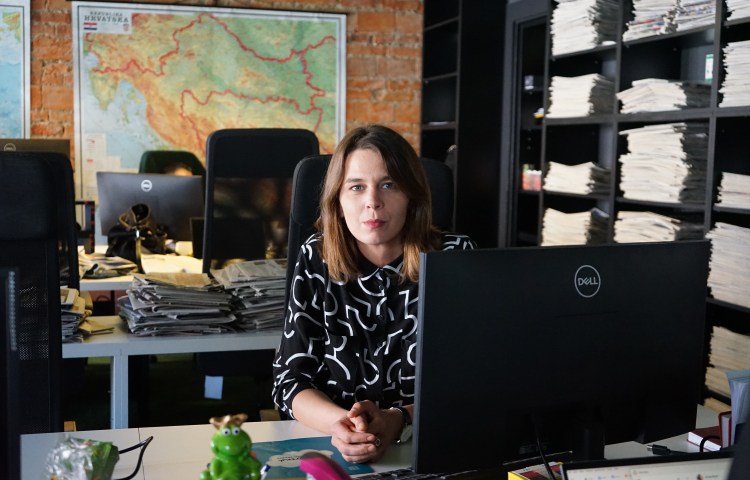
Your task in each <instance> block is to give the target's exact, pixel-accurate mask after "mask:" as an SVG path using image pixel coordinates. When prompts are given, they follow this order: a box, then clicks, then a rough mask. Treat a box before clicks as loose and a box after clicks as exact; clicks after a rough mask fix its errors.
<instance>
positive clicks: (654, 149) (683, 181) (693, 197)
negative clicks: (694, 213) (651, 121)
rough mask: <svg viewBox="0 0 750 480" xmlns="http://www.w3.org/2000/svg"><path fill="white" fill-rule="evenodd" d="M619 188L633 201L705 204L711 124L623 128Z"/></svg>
mask: <svg viewBox="0 0 750 480" xmlns="http://www.w3.org/2000/svg"><path fill="white" fill-rule="evenodd" d="M620 135H623V136H626V137H627V139H628V149H629V153H625V154H623V155H621V156H620V158H619V161H620V163H621V165H622V167H621V179H620V189H621V190H622V191H623V196H624V197H625V198H627V199H631V200H645V201H652V202H664V203H678V204H683V203H684V204H702V203H705V201H706V198H705V197H706V163H707V159H708V125H707V124H706V123H701V122H696V123H669V124H659V125H648V126H645V127H640V128H634V129H631V130H623V131H621V132H620Z"/></svg>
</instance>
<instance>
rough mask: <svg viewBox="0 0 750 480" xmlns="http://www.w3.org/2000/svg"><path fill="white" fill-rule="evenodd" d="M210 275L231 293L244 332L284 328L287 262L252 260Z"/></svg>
mask: <svg viewBox="0 0 750 480" xmlns="http://www.w3.org/2000/svg"><path fill="white" fill-rule="evenodd" d="M211 274H212V275H213V276H214V278H215V279H216V281H217V282H219V283H220V284H221V285H222V286H223V288H224V290H225V291H227V292H229V293H231V294H232V296H233V297H234V299H235V301H234V302H233V308H234V313H235V314H236V315H237V317H238V319H239V325H240V326H241V327H242V328H244V329H261V328H274V327H281V326H283V325H284V310H285V305H284V296H285V291H286V260H280V259H271V260H251V261H247V262H240V263H234V264H231V265H229V266H227V267H225V268H223V269H221V270H212V271H211Z"/></svg>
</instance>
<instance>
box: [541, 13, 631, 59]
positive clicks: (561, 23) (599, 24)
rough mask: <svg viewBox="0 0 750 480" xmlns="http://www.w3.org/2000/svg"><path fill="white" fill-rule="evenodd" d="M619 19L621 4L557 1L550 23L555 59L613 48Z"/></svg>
mask: <svg viewBox="0 0 750 480" xmlns="http://www.w3.org/2000/svg"><path fill="white" fill-rule="evenodd" d="M618 16H619V2H618V1H617V0H557V5H556V6H555V9H554V11H553V12H552V19H551V21H550V34H551V36H552V55H562V54H565V53H572V52H579V51H582V50H589V49H592V48H594V47H598V46H600V45H608V44H613V43H614V41H615V39H616V38H617V20H618Z"/></svg>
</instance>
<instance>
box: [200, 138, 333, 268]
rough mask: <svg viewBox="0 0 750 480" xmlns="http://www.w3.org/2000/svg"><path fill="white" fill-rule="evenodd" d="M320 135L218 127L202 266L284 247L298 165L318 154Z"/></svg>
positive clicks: (211, 151) (209, 145)
mask: <svg viewBox="0 0 750 480" xmlns="http://www.w3.org/2000/svg"><path fill="white" fill-rule="evenodd" d="M319 149H320V147H319V144H318V138H317V137H316V136H315V134H314V133H313V132H311V131H309V130H303V129H293V128H238V129H224V130H217V131H215V132H213V133H211V135H209V137H208V139H207V141H206V167H207V168H206V211H205V224H204V229H203V252H202V254H203V271H204V272H209V271H210V269H211V268H216V267H218V266H221V263H222V262H223V261H226V260H229V259H233V258H244V259H253V258H263V257H264V256H265V251H266V246H267V244H268V243H269V242H272V243H273V244H274V245H277V246H278V247H280V248H281V247H284V246H285V245H284V243H285V242H286V237H287V225H288V209H289V195H290V194H289V192H290V190H291V183H292V175H293V174H294V168H295V167H296V166H297V163H299V161H300V160H302V159H303V158H304V157H306V156H308V155H316V154H318V153H319V151H320V150H319Z"/></svg>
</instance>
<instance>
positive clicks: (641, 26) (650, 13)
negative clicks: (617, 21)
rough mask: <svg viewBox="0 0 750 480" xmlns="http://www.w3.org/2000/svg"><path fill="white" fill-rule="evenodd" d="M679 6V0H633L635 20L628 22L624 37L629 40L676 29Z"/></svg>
mask: <svg viewBox="0 0 750 480" xmlns="http://www.w3.org/2000/svg"><path fill="white" fill-rule="evenodd" d="M678 6H679V0H633V20H631V21H629V22H628V23H627V25H626V30H625V32H624V33H623V34H622V39H623V40H625V41H626V42H627V41H630V40H636V39H639V38H645V37H651V36H654V35H663V34H665V33H672V32H674V31H676V30H677V24H676V23H675V16H676V15H677V9H678Z"/></svg>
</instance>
